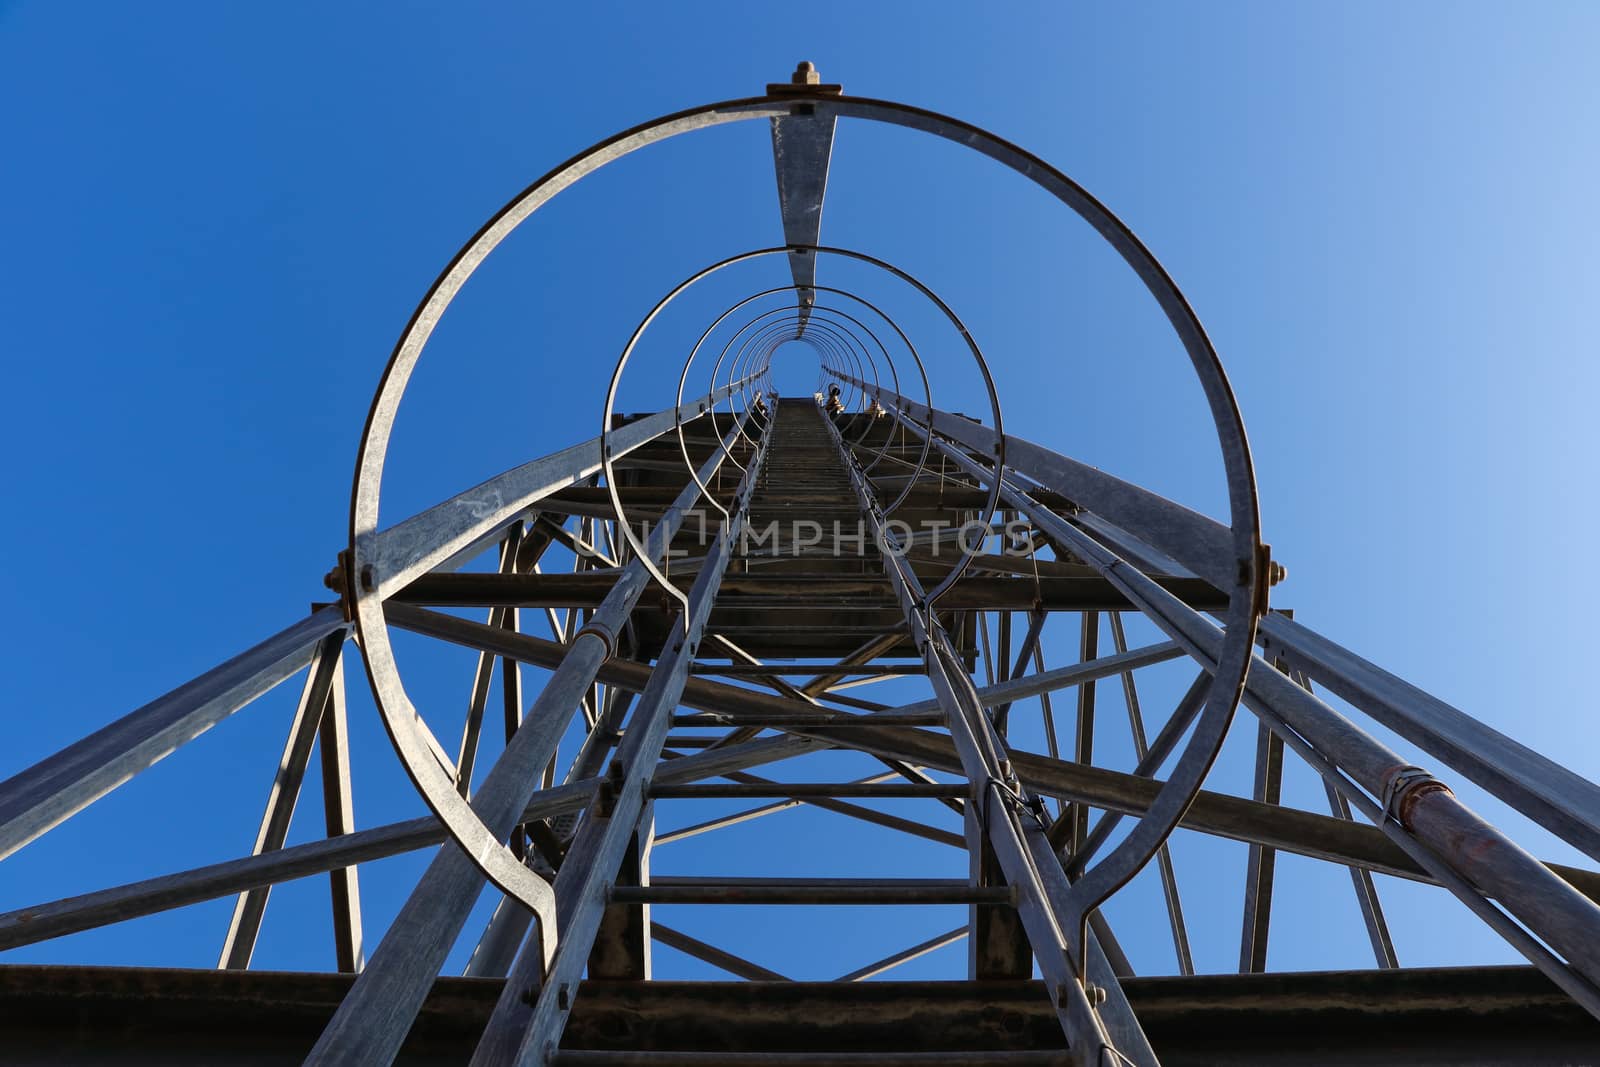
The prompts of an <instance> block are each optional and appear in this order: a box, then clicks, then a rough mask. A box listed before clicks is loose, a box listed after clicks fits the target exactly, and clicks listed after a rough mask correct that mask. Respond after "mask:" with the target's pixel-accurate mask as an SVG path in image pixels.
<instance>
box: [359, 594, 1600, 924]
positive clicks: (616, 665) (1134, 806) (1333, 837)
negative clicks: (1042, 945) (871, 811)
mask: <svg viewBox="0 0 1600 1067" xmlns="http://www.w3.org/2000/svg"><path fill="white" fill-rule="evenodd" d="M389 612H390V621H391V622H392V623H394V624H395V625H398V626H402V627H404V628H406V629H413V630H416V631H417V632H419V633H425V634H429V635H431V636H434V637H442V638H445V639H446V640H456V641H460V642H462V643H464V644H466V645H468V646H469V647H473V648H489V649H490V650H491V651H494V652H495V653H496V654H497V655H498V654H505V655H510V656H512V657H513V658H514V659H518V660H520V661H522V662H524V663H533V664H537V665H543V664H547V663H550V662H558V661H559V659H560V656H561V654H562V653H561V650H562V646H561V645H559V644H556V643H555V642H553V641H544V640H542V639H540V638H536V637H532V636H530V635H528V634H508V633H506V632H505V631H501V630H494V629H491V628H490V627H488V626H485V625H483V624H482V623H476V622H471V621H468V620H466V619H458V618H456V617H454V616H450V615H442V614H439V613H437V612H432V611H427V610H425V609H422V608H416V607H412V606H410V605H402V604H391V605H390V607H389ZM1147 651H1149V650H1134V651H1133V652H1129V653H1128V655H1129V656H1133V655H1137V654H1140V653H1142V652H1147ZM1178 654H1179V653H1176V652H1174V653H1172V655H1173V656H1175V655H1178ZM1169 658H1171V657H1169ZM1113 659H1116V657H1111V656H1107V657H1102V658H1101V659H1098V660H1095V661H1094V663H1093V664H1090V666H1095V665H1102V664H1105V663H1107V662H1109V661H1111V660H1113ZM1071 669H1073V668H1061V670H1063V671H1065V670H1071ZM1122 669H1126V668H1125V667H1124V668H1122ZM1055 673H1057V672H1054V671H1052V672H1047V674H1055ZM1111 673H1118V672H1115V671H1113V672H1111ZM649 674H650V669H649V668H648V667H646V666H643V665H642V664H637V663H631V662H629V661H626V660H612V661H611V662H609V663H607V664H606V665H605V666H604V667H602V668H601V669H600V675H599V677H600V680H601V681H603V682H605V683H606V684H607V685H615V686H618V687H620V688H623V689H629V690H633V691H635V692H637V691H639V690H640V689H642V688H643V687H644V685H645V684H646V682H647V681H648V678H649ZM1044 677H1046V675H1030V676H1028V677H1025V678H1021V679H1017V680H1016V683H1015V684H1016V685H1018V686H1024V685H1026V684H1027V683H1030V682H1034V681H1036V680H1037V679H1040V678H1044ZM1012 684H1013V683H1010V682H1007V683H1002V684H1001V685H997V686H991V687H988V688H986V689H980V690H979V696H980V697H981V698H983V699H984V700H985V702H989V701H991V700H992V699H993V698H994V693H995V692H996V691H997V690H999V689H1001V688H1002V686H1010V685H1012ZM1010 692H1011V690H1007V693H1008V694H1009V693H1010ZM681 703H682V704H684V705H685V706H687V707H691V708H698V709H700V710H702V711H711V712H727V713H729V714H732V715H737V714H738V713H739V712H740V711H744V710H749V711H752V712H769V713H772V714H780V713H787V714H792V715H794V716H796V717H799V716H803V715H805V714H807V712H808V710H809V709H814V708H815V705H813V704H808V703H806V702H805V701H801V700H794V699H791V698H788V697H781V696H776V695H773V694H767V693H760V692H757V691H755V690H752V689H744V688H741V687H739V686H733V685H728V684H726V683H722V682H714V681H711V680H709V679H706V678H691V679H689V681H688V684H687V685H686V686H685V687H684V691H683V698H682V701H681ZM907 707H908V708H917V709H918V710H926V709H922V708H918V706H917V705H907ZM794 729H795V730H800V729H802V728H800V727H795V728H794ZM804 729H805V732H806V733H807V734H808V735H810V736H814V737H817V738H820V739H823V740H826V741H828V742H830V743H832V744H834V745H836V746H838V747H840V748H854V749H860V750H862V751H865V752H870V753H872V754H874V755H878V756H885V757H888V758H891V759H901V760H905V761H907V762H911V763H915V764H918V765H920V766H924V767H931V768H934V769H937V770H944V771H951V772H954V773H957V774H960V773H962V771H961V765H960V761H959V760H958V759H957V758H956V754H955V749H954V748H953V747H952V745H951V742H950V738H949V737H948V736H944V735H941V734H936V733H930V732H928V731H926V730H915V729H905V728H898V727H897V728H893V729H887V730H874V729H870V728H865V727H854V726H851V727H836V728H835V727H827V726H818V727H815V728H804ZM686 758H687V757H686ZM1012 759H1013V762H1014V763H1015V765H1016V771H1017V774H1018V775H1019V776H1020V777H1021V778H1022V781H1023V783H1024V784H1025V785H1026V786H1027V787H1028V789H1029V790H1030V791H1032V792H1035V793H1043V794H1045V795H1047V796H1052V797H1059V798H1061V799H1063V800H1072V801H1077V802H1081V803H1085V804H1089V805H1091V806H1093V807H1098V808H1103V809H1106V810H1110V811H1121V812H1126V813H1128V814H1134V815H1137V814H1139V813H1141V812H1143V811H1144V810H1145V809H1146V808H1147V807H1148V806H1149V805H1150V803H1151V802H1152V801H1153V800H1154V799H1155V796H1156V794H1157V792H1159V791H1160V788H1161V782H1160V781H1158V780H1157V779H1154V778H1140V777H1138V776H1137V775H1131V774H1123V773H1121V772H1119V771H1113V770H1108V769H1106V768H1103V767H1093V766H1087V765H1084V764H1078V763H1071V762H1067V761H1064V760H1055V759H1051V758H1050V757H1048V756H1041V755H1038V754H1035V753H1029V752H1014V753H1013V754H1012ZM1180 825H1181V826H1183V827H1184V828H1185V829H1189V830H1197V831H1199V832H1201V833H1208V834H1215V835H1218V836H1221V837H1229V838H1233V839H1234V840H1238V841H1246V842H1251V841H1255V842H1259V843H1261V844H1266V845H1271V846H1272V847H1274V848H1277V849H1281V850H1282V851H1285V852H1294V853H1298V854H1300V855H1304V856H1312V857H1315V858H1317V859H1324V860H1329V861H1332V862H1334V863H1340V864H1346V865H1348V864H1354V865H1356V866H1358V867H1366V868H1369V869H1371V870H1376V871H1382V872H1384V873H1386V874H1393V875H1395V876H1397V877H1401V878H1409V879H1413V880H1416V881H1423V882H1430V881H1432V878H1431V877H1430V876H1429V875H1428V874H1427V873H1426V872H1425V871H1424V870H1423V869H1422V868H1421V867H1420V866H1418V865H1417V863H1416V862H1415V861H1414V860H1412V859H1411V857H1409V856H1408V855H1406V853H1405V852H1404V851H1403V850H1402V849H1401V848H1400V846H1398V845H1396V844H1395V843H1394V842H1393V841H1391V840H1390V839H1389V838H1388V837H1387V836H1386V835H1385V834H1384V833H1383V831H1381V830H1379V829H1378V828H1376V827H1374V826H1369V825H1365V824H1362V823H1354V822H1346V821H1344V820H1341V819H1336V818H1333V817H1331V816H1328V815H1318V814H1314V813H1312V812H1307V811H1299V810H1296V809H1293V808H1283V807H1276V806H1274V805H1271V804H1258V803H1256V802H1255V801H1253V800H1247V799H1244V798H1242V797H1234V796H1228V795H1227V794H1224V793H1214V792H1210V791H1208V790H1201V792H1200V794H1199V796H1197V797H1196V798H1195V801H1194V803H1193V804H1192V805H1191V806H1190V807H1189V810H1188V811H1187V812H1186V813H1185V814H1184V817H1183V820H1182V822H1181V824H1180ZM1547 866H1549V867H1550V869H1551V870H1553V871H1555V872H1556V873H1557V874H1559V875H1561V877H1563V878H1564V879H1566V880H1567V881H1568V882H1570V883H1571V884H1572V885H1573V886H1575V887H1576V888H1578V889H1579V890H1580V891H1582V892H1583V893H1585V894H1587V895H1588V896H1589V897H1591V898H1593V899H1595V900H1600V874H1596V873H1595V872H1593V871H1585V870H1581V869H1579V868H1575V867H1567V866H1564V865H1561V864H1547Z"/></svg>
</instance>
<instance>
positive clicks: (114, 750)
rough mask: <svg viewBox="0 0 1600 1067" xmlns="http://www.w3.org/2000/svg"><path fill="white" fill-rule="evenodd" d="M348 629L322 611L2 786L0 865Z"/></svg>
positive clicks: (334, 613)
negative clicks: (326, 641) (18, 850)
mask: <svg viewBox="0 0 1600 1067" xmlns="http://www.w3.org/2000/svg"><path fill="white" fill-rule="evenodd" d="M348 632H349V625H348V624H347V623H346V622H345V621H344V616H343V614H342V613H341V612H340V611H339V609H338V608H337V607H328V608H323V609H322V610H320V611H317V612H315V613H313V614H312V615H311V616H310V617H309V618H306V619H302V620H301V621H300V622H297V623H295V624H294V625H293V626H290V627H289V628H288V629H286V630H283V631H281V632H280V633H277V634H274V635H273V636H271V637H269V638H267V639H266V640H265V641H263V642H261V643H260V644H259V645H256V646H255V647H254V648H251V649H249V650H248V651H245V652H242V653H240V654H239V655H237V656H235V657H234V658H233V659H230V660H228V661H227V662H226V663H223V664H221V665H220V666H218V667H215V668H213V669H211V670H209V671H207V672H206V673H205V674H202V675H201V676H200V677H198V678H196V679H194V680H193V681H191V682H187V683H185V684H184V685H181V686H179V687H178V688H177V689H174V690H173V691H172V692H170V693H168V694H167V695H166V696H163V697H159V698H158V699H156V700H152V701H151V702H150V703H148V704H146V705H145V706H144V707H142V708H139V709H138V710H137V711H134V712H131V713H130V714H128V715H125V716H123V717H122V718H120V719H118V720H117V721H116V722H114V723H112V724H111V725H110V726H107V727H104V728H102V729H100V730H96V731H95V732H94V733H92V734H90V735H89V736H88V737H85V738H83V739H82V740H81V741H77V742H74V743H73V744H71V745H68V746H67V747H66V748H64V749H62V750H61V751H60V752H57V753H56V754H55V755H53V756H50V757H48V758H46V759H43V760H40V761H39V762H38V763H36V764H34V765H33V766H32V767H29V768H28V769H27V770H25V771H22V772H21V773H19V774H16V775H13V776H12V777H11V778H8V779H6V780H5V781H4V782H0V859H4V858H5V857H6V856H9V855H11V853H13V852H15V851H16V850H17V849H19V848H21V847H22V846H23V845H26V844H27V843H28V842H29V841H32V840H33V839H34V838H36V837H38V836H39V835H40V834H42V833H44V832H45V831H46V830H48V829H50V828H51V827H52V826H55V825H56V824H57V823H59V822H61V821H62V820H64V819H67V818H69V817H70V816H72V815H75V814H77V813H78V812H80V811H82V810H83V809H84V808H86V807H88V806H89V805H90V804H93V803H94V802H95V801H96V800H99V799H100V798H101V797H103V796H105V795H106V794H107V793H109V792H111V790H113V789H115V788H116V787H117V786H119V785H121V784H122V783H123V782H126V781H127V780H128V779H130V778H132V777H133V776H134V775H136V774H138V773H139V772H141V771H144V770H147V769H148V768H149V767H151V766H152V765H153V764H155V763H157V762H158V761H160V760H162V759H165V758H166V757H167V756H169V755H171V754H172V753H173V752H174V751H176V750H177V749H178V748H179V747H181V746H183V745H185V744H188V743H189V742H190V741H193V740H194V739H195V738H196V737H199V736H200V735H201V734H203V733H205V732H206V731H207V730H209V729H211V728H212V727H213V726H215V725H216V724H217V723H219V722H221V721H222V720H223V719H226V718H227V717H228V716H229V715H232V714H233V713H234V712H236V711H238V710H239V709H240V708H242V707H244V706H245V705H246V704H248V703H250V702H251V701H252V700H254V699H255V698H256V697H258V696H260V695H261V694H263V693H265V692H267V691H268V690H270V689H272V688H273V687H274V686H276V685H278V684H279V683H280V682H282V681H284V680H285V679H287V678H290V677H293V676H294V675H295V674H296V673H297V672H298V671H299V670H300V668H302V667H304V666H305V665H306V664H307V663H309V662H311V656H312V653H313V652H314V651H315V650H316V648H317V647H318V646H319V645H320V644H321V643H322V640H323V638H325V637H328V636H329V635H330V634H334V633H339V634H345V633H348Z"/></svg>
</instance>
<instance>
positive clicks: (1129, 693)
mask: <svg viewBox="0 0 1600 1067" xmlns="http://www.w3.org/2000/svg"><path fill="white" fill-rule="evenodd" d="M1111 643H1112V646H1113V647H1114V648H1115V649H1116V650H1117V652H1118V654H1121V653H1124V652H1127V651H1128V635H1127V633H1126V632H1125V631H1124V629H1123V626H1122V613H1121V612H1120V611H1114V612H1112V613H1111ZM1122 699H1123V703H1124V704H1125V705H1126V706H1127V709H1128V730H1129V732H1130V733H1132V735H1133V754H1134V758H1135V759H1140V760H1142V759H1144V758H1145V757H1146V756H1147V755H1148V754H1149V751H1150V746H1149V745H1148V744H1147V743H1146V740H1145V732H1144V714H1143V712H1142V711H1141V710H1140V708H1139V688H1138V686H1137V684H1136V683H1135V682H1134V680H1133V672H1132V671H1126V672H1124V673H1123V675H1122ZM1156 869H1157V872H1158V873H1159V875H1160V877H1161V896H1162V899H1163V901H1164V902H1165V904H1166V908H1167V925H1168V926H1170V927H1171V928H1172V951H1173V953H1174V955H1176V956H1177V959H1178V973H1179V974H1182V975H1192V974H1194V955H1193V953H1192V952H1191V951H1190V948H1189V930H1188V927H1187V925H1186V924H1185V923H1184V921H1183V899H1182V898H1181V897H1180V896H1179V895H1178V874H1177V871H1176V870H1175V869H1174V868H1173V864H1172V849H1170V848H1169V847H1167V845H1166V844H1165V843H1163V844H1162V845H1161V848H1160V850H1159V851H1157V852H1156Z"/></svg>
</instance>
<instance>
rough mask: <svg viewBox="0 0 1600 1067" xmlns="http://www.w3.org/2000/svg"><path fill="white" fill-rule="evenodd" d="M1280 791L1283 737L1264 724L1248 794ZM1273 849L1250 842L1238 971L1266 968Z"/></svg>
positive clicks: (1272, 795) (1263, 797)
mask: <svg viewBox="0 0 1600 1067" xmlns="http://www.w3.org/2000/svg"><path fill="white" fill-rule="evenodd" d="M1282 792H1283V738H1281V737H1279V736H1278V735H1277V734H1276V733H1274V732H1273V730H1272V728H1271V727H1269V726H1268V725H1267V724H1266V723H1260V724H1259V725H1258V726H1257V728H1256V773H1255V784H1254V786H1253V788H1252V796H1253V797H1254V798H1255V799H1256V801H1257V802H1258V803H1263V804H1277V803H1278V801H1279V800H1280V798H1281V796H1282ZM1276 866H1277V852H1276V851H1275V850H1274V849H1273V848H1272V847H1271V846H1270V845H1261V844H1252V845H1251V846H1250V859H1249V862H1248V864H1247V865H1246V870H1245V880H1244V920H1243V924H1242V930H1241V933H1240V935H1239V973H1240V974H1259V973H1261V972H1262V971H1265V970H1266V969H1267V936H1268V933H1269V932H1270V930H1271V923H1272V885H1273V874H1274V871H1275V869H1276Z"/></svg>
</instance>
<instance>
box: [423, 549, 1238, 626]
mask: <svg viewBox="0 0 1600 1067" xmlns="http://www.w3.org/2000/svg"><path fill="white" fill-rule="evenodd" d="M847 558H851V559H853V558H855V557H854V556H850V557H847ZM955 559H956V557H955V555H954V554H953V553H952V554H951V555H950V557H949V558H948V560H947V562H948V563H954V562H955ZM614 580H615V579H614V578H613V577H612V575H610V574H608V573H599V574H587V573H583V572H578V573H573V574H491V573H478V572H472V573H465V572H459V571H458V572H454V573H436V574H426V575H423V576H422V577H420V578H418V579H417V580H416V581H414V582H412V583H411V584H410V585H409V586H407V587H406V588H405V589H402V590H400V591H399V592H398V593H396V594H395V596H394V598H393V599H394V600H395V601H397V602H400V603H405V604H425V605H429V606H433V607H457V608H463V607H516V608H592V607H594V606H595V605H597V604H599V603H600V601H601V600H602V599H603V598H604V597H605V595H606V593H607V592H608V591H609V590H610V588H611V584H612V582H613V581H614ZM692 580H693V575H688V576H684V577H682V578H680V579H678V580H677V581H676V582H675V584H678V585H679V586H680V587H681V588H685V589H687V588H688V585H689V583H690V582H691V581H692ZM1159 584H1160V585H1161V586H1162V588H1164V589H1166V590H1167V591H1168V592H1170V593H1172V594H1173V595H1174V596H1176V597H1178V598H1179V599H1180V600H1182V601H1183V602H1184V603H1186V604H1188V605H1189V606H1190V607H1192V608H1195V609H1196V610H1199V611H1215V610H1221V609H1222V608H1225V607H1227V603H1228V598H1227V597H1226V596H1224V595H1223V594H1221V593H1219V592H1218V591H1217V590H1216V589H1214V588H1213V587H1212V586H1210V585H1209V584H1207V583H1206V582H1203V581H1201V580H1200V579H1198V578H1163V579H1160V580H1159ZM642 606H643V607H644V608H645V609H646V610H648V609H650V608H651V607H652V606H654V607H655V608H656V609H657V610H659V609H660V605H659V604H656V605H652V604H651V603H650V602H648V601H647V602H646V603H645V604H644V605H642ZM806 606H816V607H848V608H849V609H851V610H864V609H867V608H879V609H882V610H883V611H885V612H888V611H890V610H893V609H894V608H895V601H894V598H893V595H892V593H891V592H890V589H889V585H888V583H887V582H886V581H884V580H883V579H879V578H872V577H866V576H863V577H859V578H857V577H849V578H792V577H788V576H785V575H782V574H772V575H758V574H748V575H730V576H729V577H728V578H727V579H725V581H724V584H723V590H722V596H721V598H720V599H719V600H718V601H717V605H716V609H715V610H716V611H717V612H719V613H720V612H723V611H730V610H756V609H760V608H767V607H782V608H786V609H787V608H797V607H806ZM939 607H940V609H941V610H949V611H957V610H963V611H967V610H970V611H1034V610H1039V609H1043V610H1046V611H1127V610H1131V608H1132V605H1130V604H1129V602H1128V599H1127V597H1125V596H1123V595H1122V594H1121V593H1120V592H1118V590H1117V589H1116V587H1115V586H1113V585H1112V584H1111V583H1110V582H1108V581H1106V580H1105V579H1104V578H1100V577H1072V578H1064V577H1050V578H1037V579H1034V578H981V577H971V578H966V579H963V580H962V581H961V582H959V583H957V584H956V585H955V587H954V588H952V589H951V590H950V591H949V592H948V593H946V594H945V595H944V597H943V598H941V599H940V601H939Z"/></svg>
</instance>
